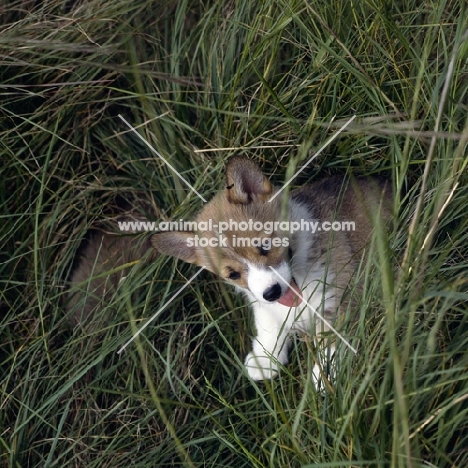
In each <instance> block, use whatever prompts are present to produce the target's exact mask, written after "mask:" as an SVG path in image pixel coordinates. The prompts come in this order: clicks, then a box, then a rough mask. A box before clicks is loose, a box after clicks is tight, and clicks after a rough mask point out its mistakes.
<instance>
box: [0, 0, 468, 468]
mask: <svg viewBox="0 0 468 468" xmlns="http://www.w3.org/2000/svg"><path fill="white" fill-rule="evenodd" d="M0 21H1V24H0V61H1V68H0V74H1V83H0V93H1V100H0V119H1V126H0V132H1V139H0V141H1V143H0V145H1V146H0V148H1V155H2V156H1V159H2V164H1V167H0V197H1V201H2V203H1V207H2V211H1V222H0V245H1V252H0V282H1V283H0V284H1V287H0V330H1V343H0V346H1V352H0V362H1V381H0V410H1V411H0V464H1V465H2V466H11V467H18V468H19V467H36V466H37V467H54V466H59V467H61V466H75V467H100V468H101V467H113V468H116V467H128V466H150V467H151V466H154V467H163V466H186V467H196V466H220V467H221V466H223V467H224V466H233V467H234V466H235V467H244V466H245V467H249V468H250V467H267V466H269V467H283V466H288V467H299V466H301V467H312V466H314V467H340V468H342V467H363V466H368V467H460V468H463V467H466V466H468V353H467V351H466V350H467V349H468V307H467V304H468V279H467V278H468V221H467V220H468V217H467V214H466V213H467V212H466V206H467V201H468V186H467V175H466V174H467V163H468V157H467V142H468V119H467V115H468V106H467V102H468V79H467V77H468V75H467V71H468V37H467V33H466V31H467V30H468V14H467V10H466V3H465V2H464V1H462V0H459V1H457V0H454V1H451V0H440V1H435V0H427V1H426V2H420V1H416V0H403V1H396V2H387V1H370V0H369V1H362V2H353V1H343V2H330V1H322V0H319V1H316V2H312V1H308V0H292V1H291V0H288V1H286V0H284V1H282V0H265V1H262V2H249V1H247V0H240V1H238V2H225V3H221V2H212V1H207V2H204V3H199V2H191V1H188V0H186V1H180V2H164V1H146V0H145V1H143V0H133V1H131V2H129V1H123V0H113V1H112V2H110V1H109V0H105V1H104V0H71V1H68V2H56V1H54V0H45V1H40V2H39V1H33V0H30V1H22V0H21V1H20V0H13V1H11V2H8V3H3V4H2V6H0ZM119 114H120V115H122V116H124V117H125V119H126V120H128V121H129V122H130V123H131V124H132V125H134V126H135V127H137V129H138V132H139V133H140V134H141V135H142V136H143V137H144V138H146V139H147V141H148V142H150V143H151V145H153V146H154V147H155V148H156V149H157V150H158V151H159V152H160V153H161V154H162V155H163V156H164V157H165V158H167V159H168V160H169V161H170V162H171V164H172V165H173V166H174V167H175V168H176V169H177V171H179V172H180V173H181V174H182V175H183V176H184V177H185V178H186V179H187V180H188V181H189V182H190V183H191V184H192V185H193V186H194V188H195V189H196V190H197V191H199V192H200V193H201V194H202V195H203V196H204V197H205V198H207V199H209V198H210V197H211V196H212V195H213V194H214V193H215V192H216V190H218V189H219V188H220V187H221V186H222V180H223V167H224V163H225V161H226V160H227V158H229V157H230V156H232V155H233V154H238V153H245V154H248V155H249V156H250V157H251V158H253V159H254V160H256V161H257V162H259V163H260V164H261V165H262V166H263V167H264V168H265V171H266V172H267V174H268V175H269V176H271V178H272V180H274V181H275V182H276V183H277V184H281V183H282V182H284V181H285V180H286V179H287V177H289V176H290V175H292V174H293V172H294V171H295V170H296V169H297V168H299V167H300V166H301V165H303V164H304V163H305V162H306V161H307V160H308V159H309V158H310V157H311V156H312V155H313V154H314V151H316V150H317V149H319V148H320V146H321V145H322V144H323V142H324V141H325V140H326V139H327V138H329V137H330V135H331V134H333V132H335V131H336V130H337V129H338V128H340V127H341V126H342V125H343V124H344V123H345V122H346V121H348V120H349V119H350V117H351V116H353V115H356V116H357V117H356V119H355V121H353V122H352V124H351V125H350V126H349V127H348V128H347V129H346V130H345V131H344V132H343V134H342V135H341V136H340V137H339V138H337V139H336V140H335V141H334V142H333V143H332V144H331V145H330V146H329V147H328V148H327V149H326V151H324V153H322V154H321V155H320V156H319V157H318V158H316V159H314V160H313V161H312V163H311V164H310V165H309V166H308V169H307V170H306V171H304V172H302V173H301V174H300V175H299V176H298V178H297V179H296V180H295V181H294V184H293V185H295V186H298V185H301V184H303V183H307V182H308V181H311V180H315V179H317V178H319V177H321V176H323V175H328V174H354V175H379V176H383V177H386V178H388V179H389V180H391V181H392V184H393V187H394V193H395V203H394V209H395V213H396V216H395V221H394V223H393V225H392V227H391V230H390V232H388V233H387V232H385V231H384V230H383V229H377V230H376V236H375V238H374V241H373V243H372V246H371V247H370V249H371V251H370V255H369V261H368V263H367V264H363V265H362V266H361V268H360V270H359V272H358V276H359V278H360V280H361V281H362V284H363V288H362V290H360V293H359V297H356V299H357V300H356V303H357V306H356V307H357V310H353V311H349V313H351V312H352V313H353V314H356V313H357V314H358V317H359V320H358V321H349V324H348V325H347V326H346V327H345V329H344V330H343V333H344V334H345V336H346V337H348V338H349V339H350V340H352V342H353V343H354V344H356V345H357V346H358V353H357V354H356V355H354V354H353V353H351V352H349V351H348V350H347V348H346V346H344V345H343V344H341V345H339V347H338V353H337V355H336V359H337V363H338V371H337V373H336V377H335V379H332V380H331V381H330V382H329V384H328V385H326V384H325V383H324V385H323V387H322V389H321V390H320V391H317V389H316V388H315V387H314V385H313V382H312V379H311V368H312V365H313V363H314V360H315V359H319V361H320V362H323V363H324V362H325V361H326V353H327V351H326V350H322V351H320V349H317V348H316V347H315V344H314V341H313V340H311V339H310V338H308V337H304V336H297V337H296V338H295V339H294V346H293V350H292V353H291V364H290V365H288V366H287V367H286V368H285V369H283V371H282V373H281V375H280V377H279V378H278V379H276V380H274V381H271V382H267V383H254V382H252V381H250V380H249V379H248V378H247V377H246V375H245V373H244V372H243V369H242V359H243V356H245V354H246V353H247V351H248V349H249V336H250V335H251V333H252V329H251V320H250V314H249V311H248V310H247V309H246V307H245V305H244V304H243V301H242V299H241V298H238V297H237V296H236V295H235V294H234V293H233V291H231V290H230V289H229V288H228V287H227V286H225V285H224V284H222V283H221V282H220V281H218V280H217V279H216V278H214V277H213V276H211V275H210V274H208V273H206V272H203V273H202V274H201V275H200V276H199V277H197V278H196V280H195V281H194V282H193V283H191V285H190V286H189V287H188V288H187V289H186V290H184V292H183V293H182V294H181V295H180V296H178V298H177V299H176V300H175V301H174V302H173V303H172V304H171V306H170V307H169V308H168V309H167V310H165V311H164V312H163V313H162V314H161V315H160V316H159V317H158V318H157V320H155V321H154V323H153V324H152V325H151V326H150V327H148V328H147V329H146V330H145V331H144V333H142V334H141V335H139V337H138V338H137V339H135V341H134V342H133V343H132V344H131V345H130V346H129V347H128V348H126V350H125V351H124V352H123V353H122V354H121V355H120V356H119V355H118V354H117V350H118V349H119V348H120V347H121V346H122V345H123V344H124V343H125V342H127V341H128V340H129V339H130V338H131V336H132V334H133V333H135V331H136V330H137V329H138V328H139V327H141V326H142V325H143V324H144V323H145V322H146V320H147V319H148V318H149V317H151V315H152V314H153V313H154V312H155V311H156V310H157V309H158V308H159V307H160V305H161V304H163V303H164V302H165V301H167V300H168V299H169V298H170V297H171V296H172V295H173V294H174V293H175V292H176V291H177V290H178V289H179V288H180V287H181V286H182V285H183V284H184V283H185V281H186V279H188V278H189V277H190V276H192V275H193V274H194V273H195V272H196V268H195V267H191V266H189V265H185V264H182V263H181V262H177V261H175V260H172V259H166V258H157V259H155V258H154V257H151V255H147V256H145V257H144V258H143V259H141V261H140V262H138V264H137V265H135V267H134V268H133V269H132V272H131V274H130V275H129V277H128V278H127V280H126V281H125V283H124V285H123V287H121V288H119V289H118V291H117V293H116V295H115V296H114V297H112V298H109V302H108V303H106V304H105V305H104V306H103V308H102V311H101V312H100V314H101V317H100V319H101V320H102V326H100V327H99V328H95V329H87V330H85V329H81V328H76V329H75V330H73V329H71V328H70V326H69V322H68V319H67V317H66V315H65V308H64V305H65V299H66V290H67V279H68V278H69V276H70V271H71V269H72V267H73V260H74V258H75V256H76V254H77V251H78V249H79V246H80V244H81V242H82V239H83V238H84V237H85V236H86V233H87V232H88V230H89V229H90V228H91V227H93V226H95V225H96V224H100V225H106V226H108V227H112V226H114V227H115V216H116V214H118V212H119V208H118V206H122V204H125V203H130V204H132V205H134V206H135V210H137V211H139V212H140V213H141V215H142V216H146V217H148V218H149V219H153V220H160V219H180V218H184V219H188V218H189V217H190V215H192V214H193V213H195V212H196V211H197V210H198V209H199V208H200V207H201V205H202V202H201V200H200V199H199V198H198V197H197V196H196V195H195V194H194V193H193V192H192V191H190V190H189V189H188V188H187V187H186V186H185V185H184V184H183V182H181V180H180V179H179V178H178V177H177V176H176V175H175V174H174V173H173V172H172V171H171V170H170V169H169V168H168V167H167V166H166V165H165V164H164V162H162V161H161V159H159V158H158V157H157V156H155V155H154V154H153V153H152V152H151V151H150V150H149V148H148V147H146V146H145V145H144V144H143V143H142V142H141V141H140V140H139V139H138V138H137V137H136V136H135V135H134V134H133V133H132V132H130V131H129V130H128V128H127V127H126V126H125V125H124V123H123V122H122V120H121V119H119V118H118V115H119ZM356 295H358V294H357V293H356ZM324 365H325V364H324Z"/></svg>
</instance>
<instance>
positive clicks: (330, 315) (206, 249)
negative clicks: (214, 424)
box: [151, 156, 391, 380]
mask: <svg viewBox="0 0 468 468" xmlns="http://www.w3.org/2000/svg"><path fill="white" fill-rule="evenodd" d="M390 205H391V194H390V189H389V188H388V187H387V186H386V185H385V184H384V183H382V182H381V181H379V180H377V179H358V180H354V181H348V182H347V183H346V182H344V181H343V180H342V179H340V178H336V177H331V178H326V179H324V180H321V181H319V182H316V183H313V184H310V185H307V186H305V187H303V188H300V189H297V190H295V191H293V192H291V193H290V194H289V196H286V194H285V192H284V191H280V190H279V189H277V188H275V187H274V186H273V185H272V184H271V183H270V181H269V180H268V179H267V178H266V177H265V176H264V175H263V173H262V171H261V169H260V168H259V166H257V165H256V164H255V163H254V162H253V161H251V160H249V159H247V158H246V157H242V156H234V157H232V158H231V159H230V160H229V161H228V164H227V167H226V186H225V188H224V189H223V190H222V191H221V192H220V193H219V194H218V195H216V196H215V197H214V198H213V199H212V200H211V201H210V202H209V203H207V204H206V205H205V206H204V207H203V209H202V210H201V212H200V213H199V214H198V216H196V218H195V222H194V223H193V224H192V225H193V226H195V229H193V230H191V231H165V232H159V233H157V234H154V235H153V236H152V239H151V241H152V245H153V246H154V248H155V249H156V250H157V251H158V252H159V253H161V254H164V255H170V256H173V257H176V258H179V259H181V260H184V261H186V262H189V263H193V264H196V265H199V266H203V267H205V268H207V269H208V270H210V271H211V272H213V273H215V274H217V275H219V276H220V277H221V278H223V279H224V280H226V281H227V282H228V283H230V284H232V285H233V286H234V287H235V288H236V289H237V290H239V291H241V292H242V293H244V294H245V296H246V297H247V299H248V301H249V302H250V304H251V305H252V308H253V313H254V323H255V327H256V336H255V337H254V338H253V342H252V351H251V352H250V353H249V354H248V355H247V357H246V359H245V367H246V369H247V372H248V374H249V375H250V377H251V378H252V379H254V380H262V379H269V378H272V377H274V376H275V375H276V374H277V373H278V371H279V368H280V366H281V365H285V364H287V362H288V348H289V345H290V342H291V341H290V333H291V331H293V330H299V331H301V332H305V333H312V334H318V333H320V332H323V331H328V330H329V327H328V325H330V324H332V323H334V322H335V319H336V318H337V316H338V314H339V310H340V307H341V308H343V304H345V303H346V298H345V297H344V293H345V290H346V287H347V285H348V283H349V281H350V279H351V277H352V275H353V272H354V271H355V269H356V267H357V265H358V264H359V262H360V261H361V259H362V255H363V253H364V250H365V247H366V244H367V243H368V241H369V239H370V235H371V232H372V230H373V227H374V225H375V223H377V222H386V221H387V220H388V219H389V218H390V210H389V206H390ZM323 319H325V320H326V322H324V321H323ZM317 375H318V374H317Z"/></svg>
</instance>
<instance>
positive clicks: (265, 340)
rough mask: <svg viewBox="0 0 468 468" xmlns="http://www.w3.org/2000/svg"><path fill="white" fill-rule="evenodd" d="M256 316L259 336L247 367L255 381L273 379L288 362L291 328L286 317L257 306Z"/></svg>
mask: <svg viewBox="0 0 468 468" xmlns="http://www.w3.org/2000/svg"><path fill="white" fill-rule="evenodd" d="M254 314H255V326H256V328H257V336H256V337H255V338H254V340H253V346H252V352H250V353H249V354H248V355H247V357H246V359H245V367H246V369H247V372H248V374H249V376H250V377H251V378H252V379H253V380H264V379H271V378H273V377H275V376H276V374H277V373H278V368H279V365H280V364H287V362H288V348H289V345H290V339H289V337H288V333H289V331H290V327H288V325H287V323H286V320H285V318H284V317H280V316H278V315H276V314H274V313H272V311H271V310H268V309H267V308H263V307H261V306H259V305H257V304H256V305H255V306H254Z"/></svg>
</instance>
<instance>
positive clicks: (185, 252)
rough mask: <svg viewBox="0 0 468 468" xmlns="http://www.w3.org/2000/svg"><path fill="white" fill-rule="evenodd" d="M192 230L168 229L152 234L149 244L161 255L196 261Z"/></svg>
mask: <svg viewBox="0 0 468 468" xmlns="http://www.w3.org/2000/svg"><path fill="white" fill-rule="evenodd" d="M193 240H194V234H193V233H192V232H183V231H168V232H161V233H159V234H154V235H153V236H152V237H151V244H152V245H153V247H154V248H155V249H156V250H157V251H158V252H159V253H160V254H162V255H170V256H171V257H176V258H180V259H181V260H184V261H185V262H188V263H197V255H196V248H195V245H194V243H193Z"/></svg>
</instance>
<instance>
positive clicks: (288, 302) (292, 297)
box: [278, 280, 302, 307]
mask: <svg viewBox="0 0 468 468" xmlns="http://www.w3.org/2000/svg"><path fill="white" fill-rule="evenodd" d="M294 291H296V293H297V294H299V296H297V295H296V294H294ZM278 302H279V303H280V304H282V305H284V306H286V307H297V306H298V305H299V304H300V303H301V302H302V295H301V290H300V289H299V286H298V285H297V284H296V282H295V281H294V280H291V284H290V285H289V288H288V290H287V291H286V292H285V293H284V294H283V295H282V296H281V297H280V298H279V299H278Z"/></svg>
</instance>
